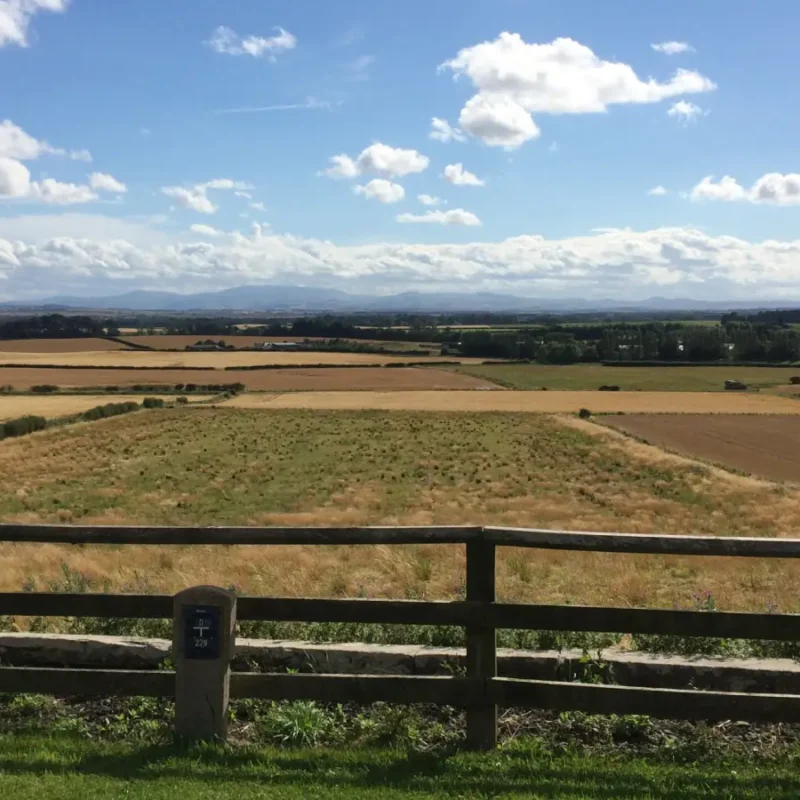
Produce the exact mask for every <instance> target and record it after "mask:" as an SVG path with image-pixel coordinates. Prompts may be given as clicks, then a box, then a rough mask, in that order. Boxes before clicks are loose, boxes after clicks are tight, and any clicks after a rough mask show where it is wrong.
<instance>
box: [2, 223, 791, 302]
mask: <svg viewBox="0 0 800 800" xmlns="http://www.w3.org/2000/svg"><path fill="white" fill-rule="evenodd" d="M66 216H67V217H68V218H69V225H66V224H62V223H61V220H62V219H63V218H62V217H61V216H53V215H44V216H40V215H30V216H28V217H22V218H13V217H12V218H8V217H0V254H2V255H0V272H3V273H4V274H5V276H6V280H5V281H1V282H2V283H3V288H2V289H0V293H1V294H2V297H3V299H12V298H16V299H20V298H24V297H48V296H52V295H54V294H57V293H62V292H63V293H70V294H73V293H74V294H82V295H91V296H97V295H99V294H112V293H117V292H120V291H129V290H130V289H132V288H151V289H160V290H167V289H172V290H177V291H184V292H185V291H188V290H189V287H191V289H192V290H193V291H202V290H204V289H222V288H228V287H231V286H242V285H247V284H256V283H284V284H295V285H305V286H325V285H327V286H335V287H337V288H344V289H345V290H347V291H351V292H361V291H366V292H373V291H374V292H378V291H381V292H386V291H405V290H408V289H414V288H416V289H420V290H443V291H465V292H475V291H501V292H507V293H512V294H514V295H515V296H517V297H526V296H527V297H534V298H542V297H580V298H605V297H616V298H625V299H643V298H647V297H651V296H653V294H663V295H665V296H672V297H678V298H680V297H688V296H690V297H693V298H698V299H700V298H703V299H711V300H720V299H736V298H740V299H743V300H746V301H747V302H751V301H753V300H754V299H756V298H766V299H773V300H774V299H775V298H779V297H786V298H793V300H800V239H798V240H795V241H792V240H783V241H777V240H773V239H767V240H764V241H760V242H753V241H748V240H745V239H741V238H738V237H734V236H710V235H708V234H707V233H705V232H703V231H699V230H695V229H692V228H681V227H676V228H657V229H654V230H643V231H634V230H630V229H605V230H602V231H596V232H593V233H590V234H587V235H584V236H573V237H568V238H563V239H546V238H545V237H543V236H538V235H521V236H515V237H513V238H509V239H505V240H502V241H474V240H473V241H470V242H464V243H461V244H456V243H452V242H450V243H441V244H418V243H413V242H409V243H402V242H396V241H395V242H377V243H373V244H364V245H350V246H345V245H339V244H336V243H334V242H330V241H323V240H319V239H306V238H301V237H297V236H291V235H277V234H272V233H269V232H268V231H266V230H265V229H264V228H263V227H261V228H260V229H259V231H260V233H258V234H257V232H256V231H252V232H251V233H249V234H248V235H244V234H241V233H237V232H234V233H232V234H230V235H226V236H224V237H219V238H217V239H213V240H211V239H209V240H208V241H202V240H200V241H198V240H197V238H196V234H192V235H191V238H190V234H189V232H187V233H186V234H185V237H184V238H183V239H182V238H181V237H180V235H179V234H176V233H173V234H172V238H171V239H167V240H166V241H164V240H163V238H164V234H163V231H160V230H156V229H153V232H154V236H156V235H157V236H158V237H160V238H159V239H154V240H153V241H148V239H147V235H146V228H145V226H144V225H142V224H141V223H137V224H134V223H125V222H123V221H121V220H119V219H116V218H110V217H104V216H101V215H88V214H84V215H76V214H67V215H66ZM43 219H44V220H45V221H44V222H43V221H42V220H43ZM126 229H127V230H128V231H129V232H130V236H129V235H127V234H126ZM48 230H52V231H53V233H51V234H50V235H47V231H48ZM70 230H74V231H77V233H72V234H70V233H69V231H70ZM92 231H94V232H95V235H92ZM131 237H135V241H134V239H132V238H131Z"/></svg>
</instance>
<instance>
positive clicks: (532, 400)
mask: <svg viewBox="0 0 800 800" xmlns="http://www.w3.org/2000/svg"><path fill="white" fill-rule="evenodd" d="M426 371H427V370H426ZM236 374H240V373H236ZM231 403H232V404H233V405H236V406H238V407H240V408H319V409H330V410H358V409H374V410H380V411H515V412H518V411H537V412H546V413H577V412H578V411H580V409H582V408H588V409H589V410H590V411H591V412H593V413H597V414H615V413H620V412H622V413H648V412H649V413H651V414H676V413H678V414H800V402H798V401H797V400H792V399H791V398H788V397H773V396H771V395H767V394H716V393H712V392H697V393H682V394H678V393H674V392H514V391H491V392H489V391H483V392H459V391H452V392H447V393H446V394H443V393H441V392H427V391H413V392H402V391H398V392H322V391H320V392H314V393H311V392H308V393H306V392H298V393H295V394H276V395H250V394H245V395H240V396H239V397H235V398H234V399H233V400H232V401H231Z"/></svg>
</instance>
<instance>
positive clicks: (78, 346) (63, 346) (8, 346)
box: [0, 337, 128, 361]
mask: <svg viewBox="0 0 800 800" xmlns="http://www.w3.org/2000/svg"><path fill="white" fill-rule="evenodd" d="M109 350H126V351H127V350H128V348H127V347H125V345H122V344H119V342H110V341H109V340H108V339H93V338H91V337H88V338H86V339H2V340H0V361H1V360H2V356H3V354H4V353H90V352H97V351H105V352H107V351H109Z"/></svg>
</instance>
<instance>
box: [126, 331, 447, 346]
mask: <svg viewBox="0 0 800 800" xmlns="http://www.w3.org/2000/svg"><path fill="white" fill-rule="evenodd" d="M237 327H239V328H242V327H243V326H242V325H238V326H237ZM124 338H125V340H126V341H128V342H130V343H131V344H133V345H137V344H138V345H144V346H145V347H153V348H155V349H156V350H183V349H184V348H185V347H187V346H188V345H193V344H197V342H199V341H205V340H206V339H211V340H213V341H215V342H218V341H219V340H220V339H221V340H222V341H223V342H225V344H232V345H233V346H234V347H253V346H254V345H256V344H263V343H264V342H304V341H309V342H326V341H329V340H330V339H329V338H326V337H322V336H249V335H244V334H243V335H238V334H237V335H235V336H226V335H224V334H223V335H222V336H196V335H191V336H189V335H185V334H162V335H155V336H126V337H124ZM344 341H346V342H347V341H352V342H356V343H359V344H369V345H375V346H377V347H385V348H386V349H388V350H409V349H413V350H436V351H437V352H438V351H439V350H440V348H441V345H438V344H432V343H430V342H391V341H384V340H380V339H344Z"/></svg>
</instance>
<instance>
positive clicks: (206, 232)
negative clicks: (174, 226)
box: [189, 223, 224, 238]
mask: <svg viewBox="0 0 800 800" xmlns="http://www.w3.org/2000/svg"><path fill="white" fill-rule="evenodd" d="M189 230H190V231H191V232H192V233H196V234H197V235H198V236H211V237H213V238H217V237H218V236H224V233H223V232H222V231H219V230H217V229H216V228H212V227H211V225H202V224H200V223H196V224H194V225H190V226H189Z"/></svg>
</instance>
